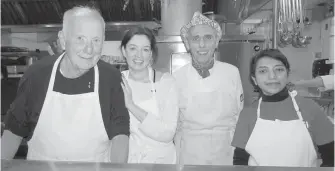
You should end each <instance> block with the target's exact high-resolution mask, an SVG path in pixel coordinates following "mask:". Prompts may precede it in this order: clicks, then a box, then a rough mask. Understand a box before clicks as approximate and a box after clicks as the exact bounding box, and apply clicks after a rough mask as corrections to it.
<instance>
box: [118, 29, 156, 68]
mask: <svg viewBox="0 0 335 171" xmlns="http://www.w3.org/2000/svg"><path fill="white" fill-rule="evenodd" d="M122 53H123V55H124V57H125V58H126V60H127V63H128V67H129V69H131V70H135V71H142V70H144V69H146V68H147V67H148V66H149V65H150V64H151V62H152V49H151V43H150V40H149V39H148V37H147V36H146V35H134V36H133V37H132V38H131V39H130V40H129V41H128V43H127V44H126V45H125V46H122Z"/></svg>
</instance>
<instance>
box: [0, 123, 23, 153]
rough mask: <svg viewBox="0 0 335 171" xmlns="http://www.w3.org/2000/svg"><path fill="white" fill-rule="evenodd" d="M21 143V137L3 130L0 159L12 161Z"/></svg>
mask: <svg viewBox="0 0 335 171" xmlns="http://www.w3.org/2000/svg"><path fill="white" fill-rule="evenodd" d="M21 142H22V137H20V136H17V135H15V134H13V133H12V132H10V131H8V130H5V131H4V132H3V135H2V137H1V159H13V158H14V156H15V154H16V152H17V150H18V149H19V146H20V144H21Z"/></svg>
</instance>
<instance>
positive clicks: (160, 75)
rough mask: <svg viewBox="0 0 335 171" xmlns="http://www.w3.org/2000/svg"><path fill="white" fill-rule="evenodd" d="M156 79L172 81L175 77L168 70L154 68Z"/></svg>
mask: <svg viewBox="0 0 335 171" xmlns="http://www.w3.org/2000/svg"><path fill="white" fill-rule="evenodd" d="M156 80H157V81H160V82H166V81H168V82H174V81H175V78H174V77H173V76H172V75H171V74H170V73H168V72H162V71H157V70H156Z"/></svg>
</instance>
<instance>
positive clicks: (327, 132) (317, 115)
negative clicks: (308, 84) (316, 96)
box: [305, 99, 334, 145]
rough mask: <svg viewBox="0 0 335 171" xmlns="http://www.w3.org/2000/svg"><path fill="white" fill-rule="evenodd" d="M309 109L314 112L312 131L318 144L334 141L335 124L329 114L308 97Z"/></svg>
mask: <svg viewBox="0 0 335 171" xmlns="http://www.w3.org/2000/svg"><path fill="white" fill-rule="evenodd" d="M305 107H308V109H307V110H308V111H309V112H311V114H312V120H311V121H310V132H311V135H312V138H313V140H314V142H315V143H316V145H323V144H327V143H330V142H332V141H334V125H333V123H332V122H331V121H330V120H329V119H328V117H327V115H326V114H325V113H324V112H323V111H322V110H321V108H320V106H318V105H317V104H316V103H315V102H314V101H311V100H309V99H308V104H306V105H305Z"/></svg>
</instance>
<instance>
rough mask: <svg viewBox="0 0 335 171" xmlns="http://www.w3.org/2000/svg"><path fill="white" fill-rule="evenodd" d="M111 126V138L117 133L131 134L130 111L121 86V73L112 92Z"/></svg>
mask: <svg viewBox="0 0 335 171" xmlns="http://www.w3.org/2000/svg"><path fill="white" fill-rule="evenodd" d="M111 96H112V97H111V99H112V100H111V106H112V107H111V126H110V127H109V136H110V139H113V138H114V137H115V136H117V135H120V134H122V135H127V136H129V134H130V133H129V122H130V119H129V113H128V109H127V108H126V105H125V101H124V94H123V90H122V87H121V75H120V76H119V78H118V81H117V84H116V85H115V86H114V89H113V90H112V94H111Z"/></svg>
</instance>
